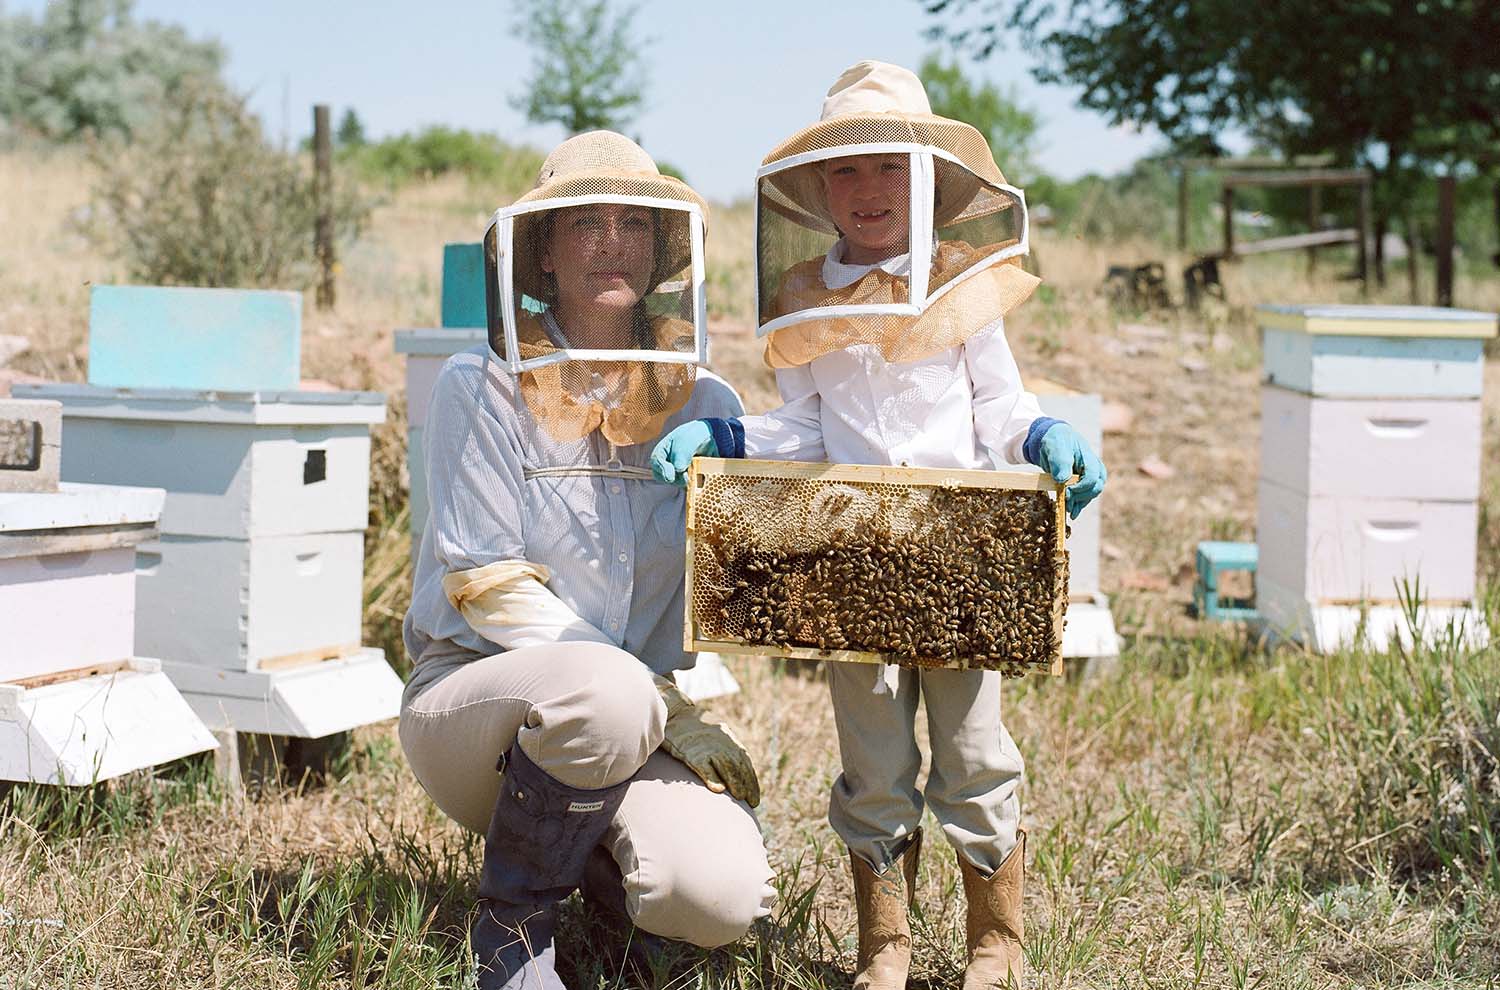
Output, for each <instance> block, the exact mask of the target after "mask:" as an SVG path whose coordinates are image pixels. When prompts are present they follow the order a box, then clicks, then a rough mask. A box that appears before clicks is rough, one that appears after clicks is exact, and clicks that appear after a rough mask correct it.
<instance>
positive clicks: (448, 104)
mask: <svg viewBox="0 0 1500 990" xmlns="http://www.w3.org/2000/svg"><path fill="white" fill-rule="evenodd" d="M4 6H5V7H6V8H8V9H9V10H11V11H12V12H28V13H33V14H35V13H38V12H40V11H41V10H42V9H43V7H44V6H45V0H10V2H9V3H5V4H4ZM512 11H513V6H512V5H511V4H509V3H507V2H505V0H499V2H490V3H480V2H463V0H424V2H420V3H416V2H409V0H408V2H397V0H368V2H364V3H358V4H356V3H349V2H341V3H334V2H329V0H295V2H294V0H260V2H257V3H232V2H228V0H207V2H205V0H137V2H136V5H135V15H136V17H137V18H140V19H152V20H159V21H166V22H170V23H175V24H180V25H182V26H183V27H185V28H186V29H187V30H188V32H189V33H190V34H191V35H193V36H194V37H198V38H203V37H214V38H217V39H218V40H219V41H220V42H221V43H222V44H223V45H224V46H225V48H226V49H227V50H228V52H229V66H228V72H229V76H230V79H231V81H232V82H233V83H235V84H236V85H237V86H238V87H240V88H241V89H244V90H248V91H250V92H251V93H252V105H253V106H254V107H255V108H256V110H257V111H258V112H259V113H260V114H261V116H262V117H263V118H264V119H265V121H266V123H267V125H268V127H269V130H270V132H271V133H272V134H280V133H282V130H283V127H284V126H285V127H286V128H288V129H289V130H290V133H291V135H292V136H293V137H294V138H295V137H298V136H300V135H302V134H303V133H305V132H306V131H308V130H309V129H310V128H311V123H310V121H311V113H312V111H311V109H310V107H311V105H312V104H314V103H328V104H331V105H332V106H333V108H334V111H333V112H334V115H335V118H337V116H338V115H340V114H342V112H343V109H344V108H345V107H351V106H352V107H354V108H355V110H356V111H357V112H358V113H359V116H360V118H361V119H362V120H363V121H364V122H365V127H366V131H367V133H368V134H369V135H370V136H372V137H383V136H385V135H388V134H392V133H398V132H401V131H404V130H410V129H413V128H417V127H420V126H422V125H424V124H438V123H442V124H450V125H454V126H459V127H467V128H472V129H478V130H487V131H495V132H498V133H499V134H501V135H502V136H504V137H505V138H507V139H508V140H513V141H517V142H526V143H531V144H534V145H536V146H538V147H541V148H543V149H544V150H545V149H547V148H550V147H551V146H552V145H554V144H556V143H557V142H558V141H559V140H561V139H562V138H563V137H565V136H566V135H565V134H564V133H563V131H562V129H561V128H560V127H550V126H549V127H538V126H536V125H531V124H527V123H526V121H525V118H524V117H523V116H522V115H521V113H520V112H519V111H517V110H516V109H514V108H513V107H512V106H511V103H510V99H511V98H512V97H514V96H515V95H516V94H517V93H518V92H519V90H520V89H521V83H522V80H523V79H525V78H526V76H527V75H528V74H529V71H530V62H531V55H530V52H529V50H528V49H527V48H526V47H525V46H524V45H523V44H522V43H521V42H519V41H518V40H517V39H516V38H515V37H514V30H513V16H514V15H513V12H512ZM929 23H930V22H929V19H928V17H927V15H926V14H925V13H924V11H923V7H922V5H921V3H919V2H918V0H864V2H841V3H828V2H819V0H759V2H756V3H740V4H724V3H712V2H698V3H693V2H689V0H646V2H645V3H643V4H642V5H641V13H640V15H639V16H638V18H637V25H638V27H639V28H640V29H641V33H642V34H644V35H645V36H647V37H648V38H650V39H652V41H651V43H650V45H649V46H648V48H647V50H646V55H647V65H648V72H649V75H650V85H649V89H648V92H647V109H646V111H645V112H644V113H643V114H642V115H641V116H640V118H639V119H638V120H637V121H636V123H635V125H634V126H633V127H632V128H629V129H628V130H629V131H630V132H631V133H632V136H634V137H637V138H639V139H640V141H641V143H642V144H643V145H644V146H645V147H646V149H647V150H648V151H650V152H651V153H652V154H653V155H655V156H656V157H657V158H660V159H663V160H666V161H669V162H671V163H672V164H673V165H675V166H676V167H677V168H679V169H681V170H682V171H683V172H684V174H686V175H687V177H688V180H689V181H690V182H692V183H693V185H694V186H696V187H697V188H698V189H699V190H700V191H701V192H703V193H704V194H705V195H707V196H709V197H710V198H714V199H721V200H723V199H732V198H736V197H738V196H741V195H744V194H746V193H747V191H748V190H749V189H750V187H751V184H752V182H753V175H754V171H755V167H756V165H758V164H759V163H760V160H761V158H762V157H763V156H764V155H765V153H766V152H767V151H769V150H770V149H771V148H772V147H773V146H774V145H775V144H776V143H777V142H779V141H780V140H781V139H782V138H784V137H786V136H788V135H789V134H791V133H792V131H794V130H796V129H797V128H798V127H800V126H802V125H804V124H807V123H810V122H812V121H813V120H814V119H816V117H817V113H818V109H819V106H820V104H821V103H822V97H823V93H824V92H825V91H826V90H827V88H828V86H829V84H830V83H832V82H833V80H834V79H835V78H837V76H838V74H839V72H840V71H841V70H842V69H843V68H844V67H845V66H847V65H849V64H851V63H853V62H856V61H859V60H860V59H863V58H876V59H881V60H884V61H889V62H896V63H899V64H902V65H907V66H910V67H912V68H915V67H916V65H917V63H918V62H919V61H920V60H921V58H922V55H923V54H924V53H925V52H927V51H930V50H932V49H933V48H934V45H933V43H931V42H929V41H927V40H926V39H925V38H924V37H923V30H924V29H925V28H926V27H927V26H928V25H929ZM1030 64H1031V63H1030V61H1029V60H1028V59H1027V58H1026V56H1025V55H1024V53H1022V52H1020V51H1019V50H1018V48H1016V47H1014V46H1012V47H1011V48H1010V49H1009V50H1007V51H1001V52H998V53H996V54H995V55H993V56H991V58H990V59H989V60H988V61H987V62H985V63H982V64H979V65H972V66H969V69H970V71H971V73H972V74H973V75H974V76H975V77H976V78H984V79H989V80H993V81H995V82H998V83H1000V84H1001V85H1002V86H1014V87H1016V89H1017V90H1018V92H1019V94H1020V96H1021V98H1022V101H1023V102H1025V103H1027V104H1030V105H1031V106H1032V107H1034V108H1036V109H1037V110H1039V111H1041V115H1042V119H1043V121H1044V124H1043V128H1042V132H1041V140H1040V145H1041V147H1040V154H1039V161H1040V164H1041V167H1042V168H1044V169H1045V170H1046V171H1048V172H1050V173H1052V174H1054V175H1057V176H1059V177H1062V178H1072V177H1075V176H1077V175H1081V174H1083V173H1085V172H1090V171H1092V172H1100V173H1108V172H1114V171H1118V170H1120V169H1123V168H1125V167H1127V166H1128V165H1129V164H1130V163H1131V162H1132V161H1134V160H1135V159H1136V158H1138V157H1140V156H1141V155H1143V154H1145V153H1147V152H1149V151H1151V150H1153V149H1154V148H1155V147H1156V146H1157V145H1158V144H1159V143H1160V140H1159V137H1158V136H1157V135H1156V134H1154V133H1146V134H1138V133H1133V132H1132V131H1130V130H1128V129H1124V128H1111V127H1109V126H1108V125H1107V124H1106V123H1105V121H1104V120H1103V118H1101V117H1099V116H1098V115H1096V114H1093V113H1090V112H1087V111H1084V110H1080V109H1078V108H1076V107H1075V106H1074V100H1075V99H1076V96H1077V94H1076V91H1074V90H1071V89H1068V88H1064V87H1056V86H1041V85H1039V84H1037V83H1036V82H1035V81H1034V80H1033V79H1032V78H1031V76H1030V74H1029V71H1028V69H1029V67H1030ZM995 152H996V158H997V159H998V160H999V163H1000V167H1001V168H1002V169H1005V168H1006V159H1005V152H1004V149H1000V148H997V149H995ZM1015 178H1016V180H1017V181H1024V179H1025V177H1024V176H1015Z"/></svg>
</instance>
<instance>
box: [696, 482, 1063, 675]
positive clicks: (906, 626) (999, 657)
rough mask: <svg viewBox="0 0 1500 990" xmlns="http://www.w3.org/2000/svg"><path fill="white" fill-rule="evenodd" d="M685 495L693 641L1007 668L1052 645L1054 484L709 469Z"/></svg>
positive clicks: (1057, 629) (1033, 660)
mask: <svg viewBox="0 0 1500 990" xmlns="http://www.w3.org/2000/svg"><path fill="white" fill-rule="evenodd" d="M907 473H908V474H910V473H911V472H907ZM692 497H693V500H694V502H693V509H692V511H691V514H690V518H691V519H692V524H691V525H692V537H693V538H692V542H691V549H690V558H689V568H690V588H691V601H690V603H689V612H690V616H689V621H690V623H691V626H692V628H691V629H690V633H691V638H694V639H696V640H698V641H700V643H699V648H708V647H704V646H703V645H702V641H710V642H714V641H716V642H720V643H726V644H728V643H732V644H741V645H744V646H762V647H769V648H770V649H768V650H767V652H781V653H788V652H791V653H793V654H796V655H802V656H824V657H827V658H831V659H859V660H882V661H885V662H889V663H895V664H898V665H900V666H903V667H967V668H980V669H987V670H996V671H1000V672H1001V673H1003V674H1005V675H1007V676H1019V675H1022V674H1025V673H1027V672H1030V671H1035V670H1038V669H1050V668H1051V667H1052V666H1053V664H1054V662H1055V661H1056V660H1057V658H1058V657H1059V656H1060V655H1061V649H1062V631H1063V617H1064V613H1065V611H1066V609H1067V586H1068V560H1067V554H1066V552H1065V551H1064V550H1063V549H1062V540H1061V538H1060V536H1061V534H1059V532H1058V527H1059V525H1061V521H1060V511H1059V505H1058V495H1057V494H1055V493H1053V492H1048V491H1036V490H1014V489H1005V488H970V487H956V486H929V485H915V484H898V483H869V482H858V481H830V480H821V479H816V478H807V477H755V476H746V475H738V474H736V475H727V474H726V475H717V474H707V475H703V476H701V477H700V478H699V479H698V481H697V484H696V485H695V489H694V491H693V495H692ZM807 651H813V652H807ZM852 654H867V656H855V655H852Z"/></svg>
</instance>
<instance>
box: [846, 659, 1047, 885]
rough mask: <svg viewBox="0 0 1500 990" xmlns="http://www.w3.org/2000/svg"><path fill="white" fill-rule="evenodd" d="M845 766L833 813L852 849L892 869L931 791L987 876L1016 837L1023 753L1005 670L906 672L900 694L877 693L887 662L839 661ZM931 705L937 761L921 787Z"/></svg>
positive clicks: (946, 827)
mask: <svg viewBox="0 0 1500 990" xmlns="http://www.w3.org/2000/svg"><path fill="white" fill-rule="evenodd" d="M827 668H828V690H829V694H830V696H831V698H832V700H833V716H834V723H835V725H836V726H837V728H838V737H839V754H840V756H841V757H842V759H843V764H844V768H843V773H842V774H840V775H839V777H838V779H837V780H836V781H834V784H833V794H832V796H831V798H830V799H829V806H828V820H829V821H830V822H831V823H832V824H833V828H834V831H835V832H837V833H838V834H839V837H840V838H842V839H843V840H844V842H845V843H846V844H847V845H848V846H849V849H850V851H852V852H853V853H855V854H856V855H858V856H859V857H860V858H862V859H863V860H865V862H867V863H869V864H870V865H871V866H873V867H874V868H875V869H876V870H877V871H878V872H881V873H884V872H885V871H886V870H887V869H889V868H890V865H891V862H892V858H893V856H894V854H895V853H897V852H899V851H900V848H901V846H902V844H903V843H902V840H903V839H904V838H905V837H906V836H908V835H910V834H911V833H912V832H913V831H915V830H916V828H917V826H918V825H919V824H920V823H921V821H922V806H923V799H924V798H925V799H926V803H927V806H928V807H930V808H932V813H933V816H934V817H936V818H937V820H938V824H939V825H941V826H942V830H943V835H944V836H946V837H947V839H948V841H949V842H950V843H951V844H952V845H953V847H954V848H955V849H957V850H958V852H959V854H960V855H962V856H963V857H964V858H965V859H967V860H968V861H969V862H970V863H972V864H973V865H974V866H976V867H978V868H979V869H980V870H982V871H984V873H985V874H986V875H989V874H991V873H993V872H994V871H995V870H997V869H999V868H1000V864H1001V863H1002V862H1004V861H1005V857H1006V856H1007V855H1008V854H1009V853H1010V851H1011V849H1012V848H1014V847H1015V845H1016V841H1017V840H1016V828H1017V827H1018V826H1019V824H1020V820H1021V802H1020V798H1019V797H1018V796H1017V794H1016V791H1017V788H1018V787H1019V786H1020V783H1021V774H1022V772H1023V771H1024V769H1025V768H1024V765H1023V763H1022V760H1021V751H1020V750H1019V749H1017V748H1016V744H1015V741H1014V740H1013V739H1011V737H1010V733H1009V732H1006V731H1005V725H1004V724H1003V723H1002V722H1001V721H1000V681H1001V678H1000V675H999V674H996V673H993V672H991V671H979V670H902V671H900V672H899V678H898V683H897V687H896V692H895V694H894V695H892V694H875V693H874V687H875V681H876V679H877V678H878V677H879V676H880V671H881V668H880V666H879V665H878V664H867V663H829V664H827ZM919 696H920V698H921V699H922V700H923V701H925V703H926V706H927V729H928V737H929V741H930V743H931V749H932V765H931V767H930V769H929V771H928V775H927V786H926V788H925V789H924V790H921V791H918V790H917V773H918V772H919V771H920V770H921V768H922V753H921V751H920V750H919V749H918V748H917V740H916V718H917V701H918V698H919Z"/></svg>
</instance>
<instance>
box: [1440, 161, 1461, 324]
mask: <svg viewBox="0 0 1500 990" xmlns="http://www.w3.org/2000/svg"><path fill="white" fill-rule="evenodd" d="M1457 184H1458V183H1457V181H1456V180H1455V179H1454V178H1453V176H1451V175H1444V176H1441V177H1439V179H1438V218H1437V304H1438V305H1439V306H1452V305H1453V195H1454V192H1455V188H1456V186H1457Z"/></svg>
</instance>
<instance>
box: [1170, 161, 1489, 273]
mask: <svg viewBox="0 0 1500 990" xmlns="http://www.w3.org/2000/svg"><path fill="white" fill-rule="evenodd" d="M1496 188H1497V192H1496V196H1497V198H1496V200H1495V203H1496V206H1497V208H1500V186H1497V187H1496ZM1188 206H1189V196H1188V163H1187V162H1186V161H1184V162H1182V163H1181V164H1180V165H1179V166H1178V169H1177V250H1179V251H1181V252H1183V253H1184V254H1185V253H1187V246H1188Z"/></svg>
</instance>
